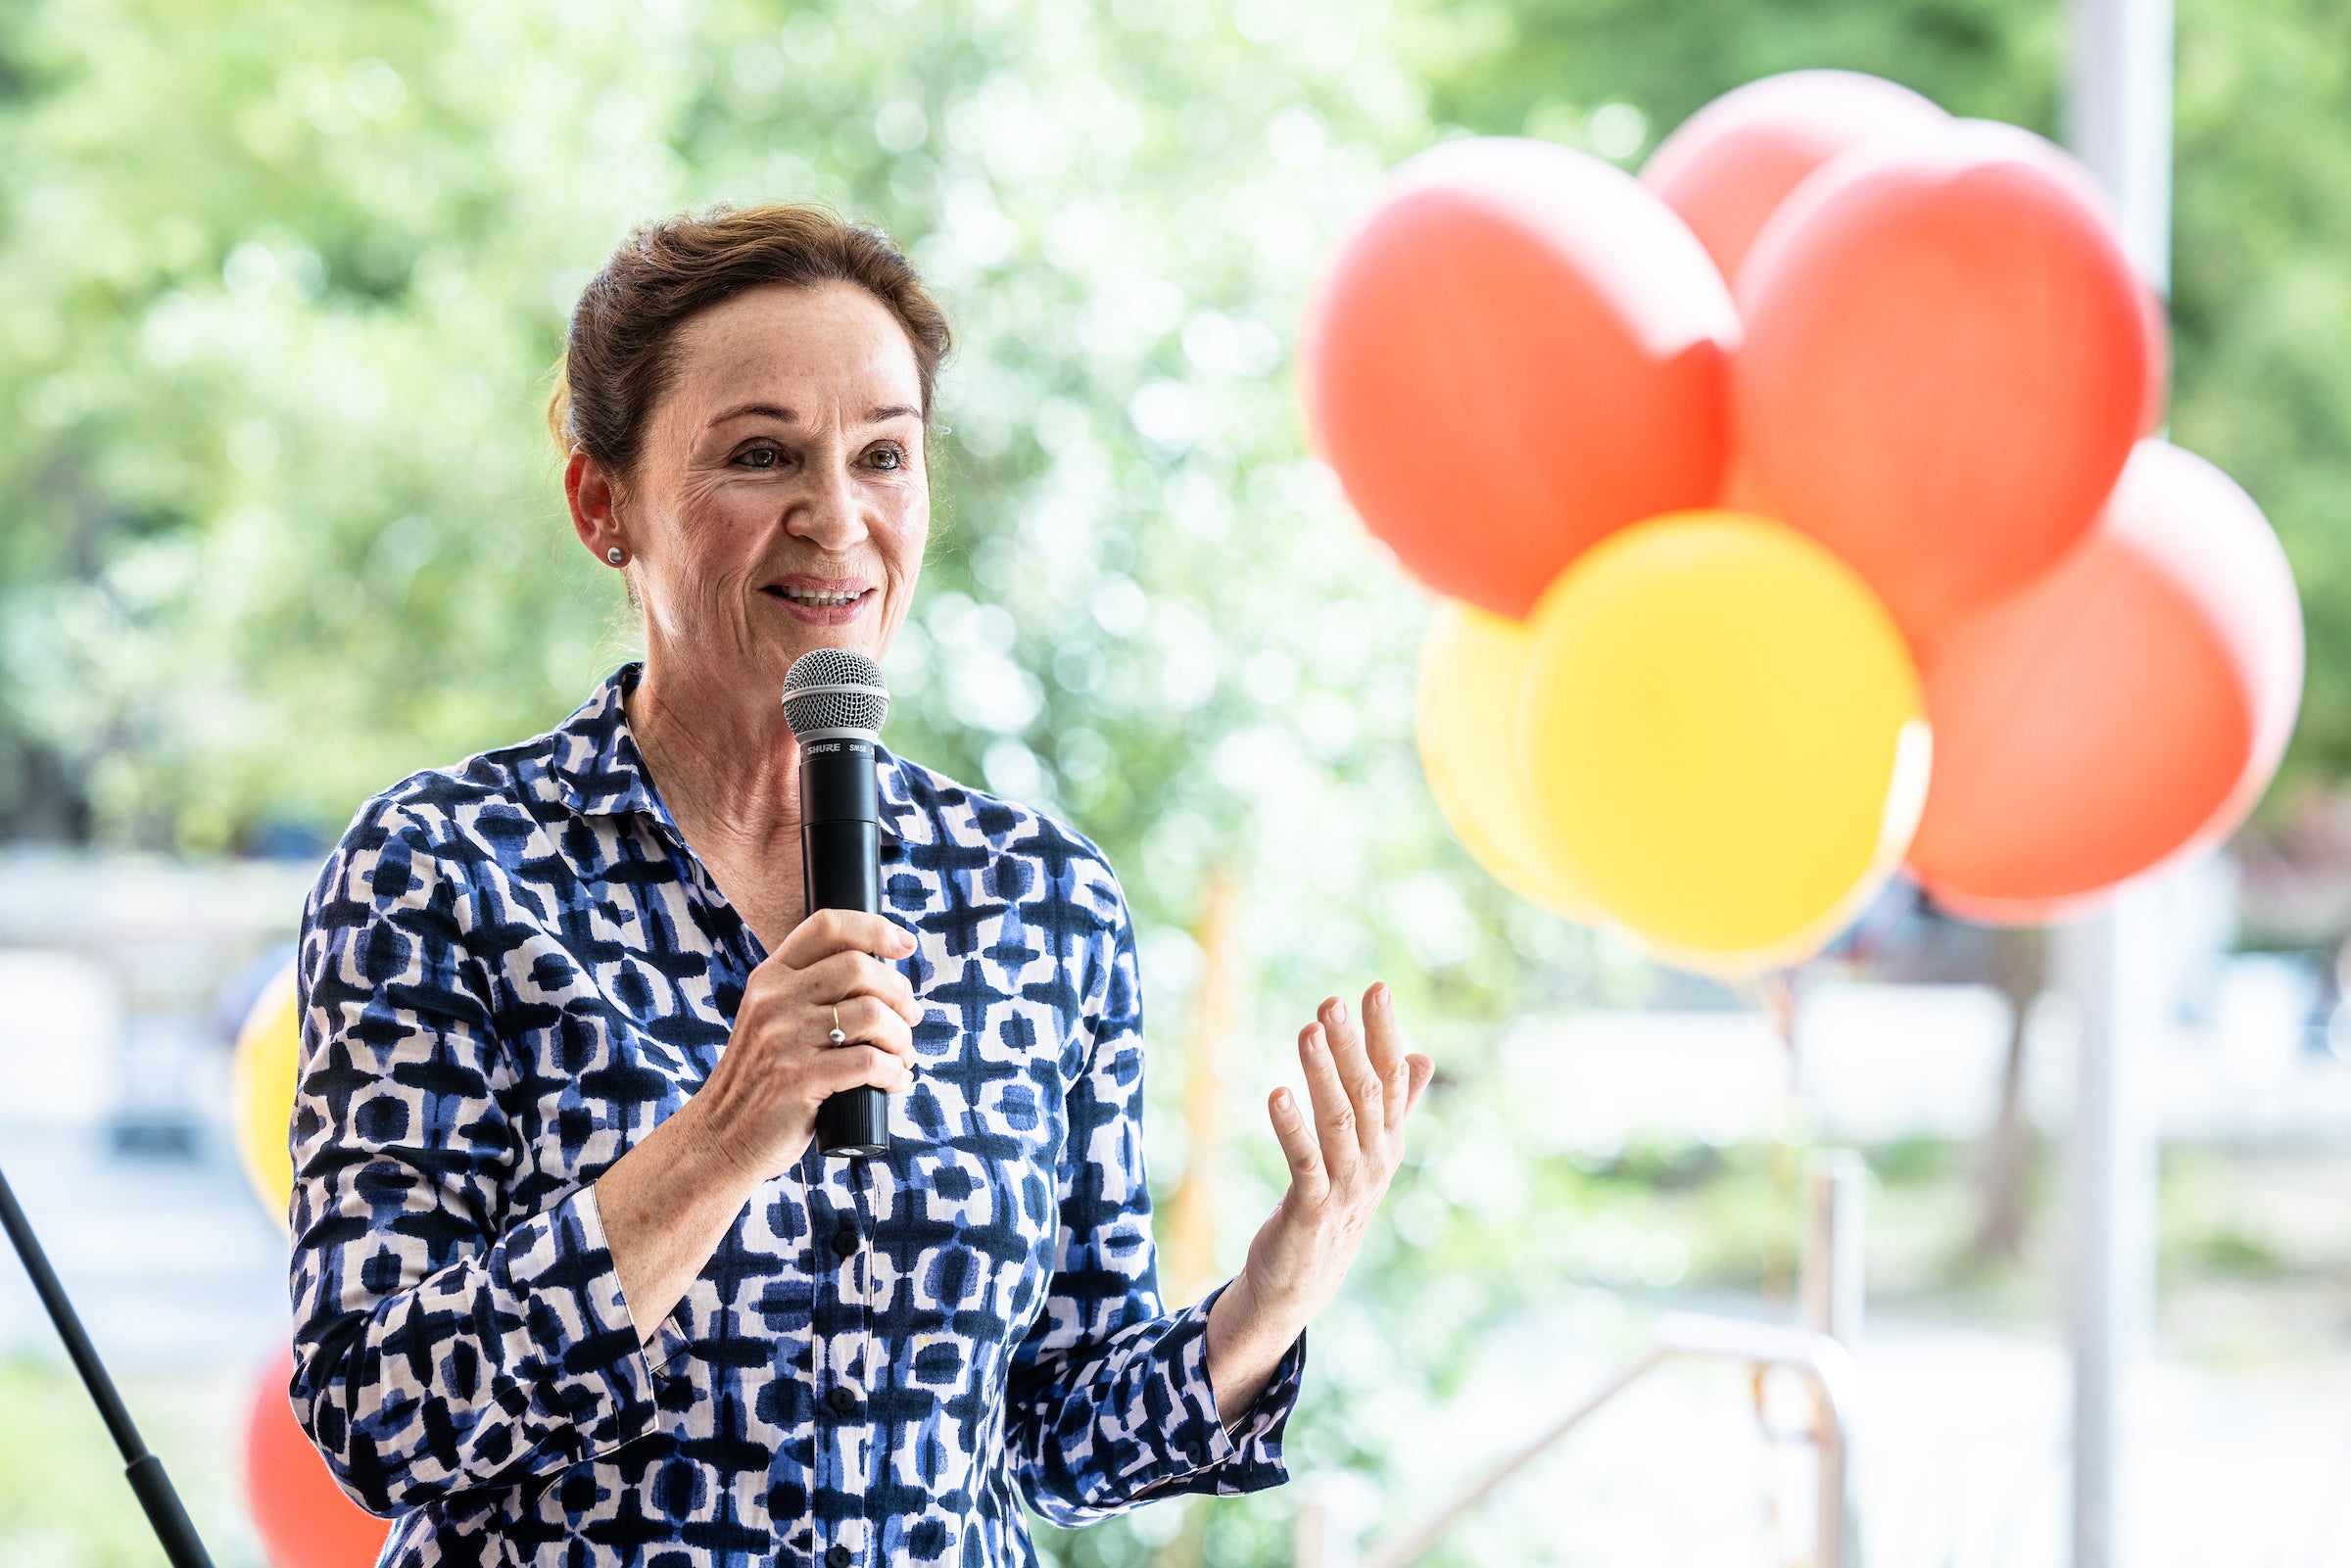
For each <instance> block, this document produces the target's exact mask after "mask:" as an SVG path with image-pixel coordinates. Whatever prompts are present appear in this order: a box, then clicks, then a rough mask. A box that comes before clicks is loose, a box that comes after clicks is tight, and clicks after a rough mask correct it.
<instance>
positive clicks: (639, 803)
mask: <svg viewBox="0 0 2351 1568" xmlns="http://www.w3.org/2000/svg"><path fill="white" fill-rule="evenodd" d="M644 672H645V666H644V664H643V663H642V662H640V661H634V660H633V661H631V662H630V663H627V664H624V665H622V666H621V667H620V668H619V669H617V670H614V671H613V672H612V673H611V674H610V675H608V676H606V677H604V679H603V680H602V681H601V682H600V683H598V685H597V689H596V690H595V692H594V693H592V694H591V695H590V696H589V698H588V700H587V701H585V702H583V703H581V704H580V706H579V708H578V709H577V710H576V711H575V712H574V713H573V714H572V716H571V717H570V718H568V719H566V720H564V721H563V722H562V723H561V724H560V725H558V726H556V728H555V732H554V742H555V744H554V751H553V755H552V760H551V761H550V764H549V771H550V772H551V773H552V775H553V776H554V779H555V782H556V784H557V786H558V788H559V789H560V791H561V796H562V800H563V803H564V804H565V805H566V806H568V807H570V808H571V809H572V810H573V811H576V812H578V813H579V814H580V815H581V816H583V817H612V816H627V815H630V814H633V813H642V814H644V815H646V816H649V817H652V818H654V819H656V820H657V821H659V822H661V823H663V824H665V825H667V826H668V827H669V828H670V829H671V830H673V831H675V830H676V828H677V819H676V818H674V817H672V816H671V815H670V814H669V807H668V806H667V805H666V804H664V803H663V801H662V799H661V795H660V792H659V791H658V790H656V789H655V788H654V787H653V779H652V774H651V773H650V772H649V771H648V769H647V767H646V765H645V754H644V753H643V752H641V751H639V750H638V749H637V737H636V736H634V735H632V734H630V732H629V715H628V710H627V709H626V708H625V707H623V706H622V698H624V697H626V696H627V695H628V694H629V692H630V691H632V690H634V689H636V686H637V681H638V677H639V676H641V675H643V674H644ZM874 758H875V772H876V774H877V775H878V777H877V779H876V781H875V783H876V784H878V785H879V790H878V793H879V795H880V799H881V806H882V809H881V813H880V815H881V827H882V836H883V837H884V838H886V839H892V838H902V837H903V836H905V834H904V832H903V829H902V823H903V819H904V818H905V816H906V814H907V813H908V812H909V811H911V810H913V809H914V807H913V800H912V797H911V795H910V793H909V789H908V784H907V780H906V777H905V771H906V768H907V764H906V763H904V762H902V761H900V760H899V758H898V757H897V756H896V754H895V753H893V752H891V751H890V749H889V748H888V746H883V745H876V746H875V747H874Z"/></svg>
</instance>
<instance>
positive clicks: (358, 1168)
mask: <svg viewBox="0 0 2351 1568" xmlns="http://www.w3.org/2000/svg"><path fill="white" fill-rule="evenodd" d="M309 917H310V918H309V919H307V920H306V923H305V942H304V952H303V958H302V966H301V974H300V977H301V988H302V1003H303V1013H304V1065H303V1070H302V1075H301V1078H300V1080H299V1083H298V1087H297V1093H296V1100H295V1113H294V1122H293V1134H294V1155H295V1189H294V1195H293V1204H292V1214H291V1218H292V1222H293V1230H294V1255H293V1259H292V1267H291V1273H290V1284H291V1292H292V1299H293V1306H294V1363H295V1366H294V1380H293V1386H292V1389H291V1391H290V1392H291V1395H292V1398H293V1403H294V1409H295V1413H296V1415H297V1417H298V1418H299V1419H300V1420H301V1422H302V1424H303V1426H304V1428H305V1430H307V1431H308V1432H309V1433H310V1435H311V1437H312V1442H313V1443H314V1444H315V1445H316V1446H317V1448H318V1449H319V1452H320V1453H321V1454H322V1455H323V1456H324V1457H325V1459H326V1462H327V1466H328V1468H329V1469H330V1470H331V1471H332V1472H333V1473H334V1475H335V1478H336V1480H337V1481H338V1483H339V1484H340V1485H341V1486H342V1487H343V1489H344V1491H345V1492H347V1493H348V1494H350V1496H351V1497H353V1498H355V1499H356V1500H357V1501H358V1502H359V1503H360V1505H361V1506H362V1507H365V1508H367V1509H369V1510H370V1511H371V1512H375V1513H379V1514H389V1513H394V1512H398V1511H402V1510H405V1509H408V1508H413V1507H417V1506H420V1505H422V1504H424V1503H426V1502H430V1501H433V1500H436V1499H438V1498H441V1497H447V1496H450V1495H452V1494H455V1493H459V1492H463V1491H467V1490H470V1489H473V1488H478V1487H494V1486H510V1485H513V1484H515V1483H517V1482H519V1481H522V1480H524V1479H526V1478H528V1477H531V1476H535V1475H539V1474H543V1473H546V1472H549V1471H552V1470H553V1469H555V1468H558V1467H560V1466H561V1465H564V1464H568V1463H571V1462H574V1461H576V1460H577V1459H579V1458H582V1457H586V1456H589V1455H591V1454H593V1453H596V1452H600V1451H602V1450H604V1449H609V1448H611V1447H614V1446H617V1445H618V1444H620V1443H624V1442H627V1441H629V1440H630V1439H631V1438H633V1437H636V1436H638V1435H640V1434H642V1433H643V1432H644V1431H645V1430H647V1429H648V1427H649V1426H650V1425H651V1423H652V1422H653V1420H654V1419H655V1415H656V1409H655V1404H654V1399H653V1377H652V1369H651V1365H650V1363H649V1362H648V1359H647V1357H646V1355H645V1354H644V1352H643V1351H642V1350H641V1349H640V1347H639V1342H638V1333H637V1329H636V1327H635V1325H634V1323H633V1322H632V1320H631V1318H630V1314H629V1308H628V1304H627V1302H626V1300H625V1299H624V1298H623V1295H622V1292H621V1286H620V1278H619V1275H618V1273H617V1272H616V1271H615V1268H614V1265H613V1260H612V1255H611V1252H610V1250H609V1249H608V1248H607V1246H606V1245H605V1240H604V1229H603V1219H602V1215H601V1214H600V1212H599V1210H598V1207H597V1201H596V1192H595V1189H594V1187H593V1186H583V1187H577V1188H574V1189H572V1190H570V1191H569V1192H567V1193H564V1194H562V1195H560V1196H559V1197H557V1198H556V1199H555V1200H554V1201H553V1202H552V1204H550V1205H549V1206H548V1207H546V1208H545V1209H542V1210H540V1211H539V1212H536V1213H533V1214H529V1215H527V1216H524V1217H521V1218H518V1219H509V1218H507V1217H506V1216H507V1214H508V1210H509V1205H508V1203H507V1198H506V1190H507V1181H506V1177H507V1175H508V1173H509V1172H510V1171H511V1170H513V1169H514V1168H515V1167H516V1166H517V1165H518V1164H519V1163H520V1159H521V1156H520V1151H519V1150H518V1149H517V1148H516V1147H515V1145H514V1141H513V1139H512V1136H511V1134H510V1130H509V1129H508V1127H507V1126H506V1124H505V1122H504V1118H503V1117H502V1116H501V1114H500V1113H499V1112H498V1111H497V1109H496V1107H497V1106H498V1104H499V1101H498V1096H497V1094H496V1092H495V1090H496V1088H497V1086H498V1085H499V1083H500V1081H501V1080H502V1078H503V1076H504V1072H505V1069H504V1064H503V1062H502V1060H501V1057H500V1053H499V1052H498V1050H497V1049H496V1045H495V1039H494V1036H493V1034H492V1032H491V1030H490V1027H489V1006H488V1002H487V998H486V987H485V985H484V983H483V982H482V980H481V977H480V975H479V974H477V973H476V969H475V966H473V965H472V964H470V962H469V961H468V959H467V957H466V953H465V944H464V940H463V930H462V925H463V922H462V900H461V897H460V895H459V893H458V891H457V890H456V888H455V887H454V886H453V885H452V882H451V881H450V879H448V878H447V877H446V876H445V875H444V873H443V872H442V870H441V869H440V868H439V866H438V865H437V863H436V862H435V861H434V859H433V857H432V855H431V854H430V852H429V849H428V847H427V846H426V844H425V842H424V840H423V837H422V835H421V834H420V833H419V832H415V831H413V829H412V828H410V827H404V826H403V825H402V824H400V823H399V822H398V821H397V820H389V819H388V818H379V819H377V820H374V821H369V820H366V819H362V822H361V823H360V824H358V825H355V827H354V830H353V832H352V833H351V834H349V835H347V836H346V839H345V842H344V845H343V847H342V848H340V849H339V850H338V851H337V854H336V856H335V858H334V859H333V860H331V861H330V862H329V863H328V867H327V870H326V871H325V872H324V873H323V874H322V875H321V878H320V882H319V887H318V890H317V891H316V892H315V893H314V894H313V896H312V907H311V910H310V912H309ZM450 1101H459V1102H463V1103H468V1104H472V1105H474V1106H476V1107H487V1108H489V1109H486V1110H479V1111H477V1114H475V1115H474V1116H473V1117H472V1118H471V1119H469V1120H465V1121H463V1122H462V1123H453V1122H452V1120H451V1118H449V1117H445V1116H442V1115H439V1114H437V1109H436V1107H437V1104H446V1103H448V1102H450Z"/></svg>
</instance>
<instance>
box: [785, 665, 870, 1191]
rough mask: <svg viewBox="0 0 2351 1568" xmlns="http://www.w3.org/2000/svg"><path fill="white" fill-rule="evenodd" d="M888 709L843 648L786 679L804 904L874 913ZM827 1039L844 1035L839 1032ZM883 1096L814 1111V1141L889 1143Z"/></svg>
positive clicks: (835, 1101)
mask: <svg viewBox="0 0 2351 1568" xmlns="http://www.w3.org/2000/svg"><path fill="white" fill-rule="evenodd" d="M888 717H889V689H888V687H887V686H885V685H884V684H883V680H882V668H881V666H880V665H877V664H876V663H874V661H873V660H871V659H869V658H867V657H866V656H865V655H864V654H862V653H851V652H850V651H849V650H848V649H846V648H830V647H825V648H812V649H810V650H809V651H808V652H806V653H803V654H801V655H800V656H799V657H798V658H796V659H794V660H792V669H791V670H790V671H789V672H787V673H786V675H785V677H784V722H785V723H787V724H789V725H790V726H791V727H792V735H793V736H795V737H797V739H798V740H799V743H800V872H801V875H802V876H803V877H804V878H806V886H807V888H808V911H809V913H810V914H814V913H815V912H816V911H818V910H820V909H856V910H863V911H864V912H865V913H866V914H868V915H879V914H881V913H882V799H881V790H880V786H879V784H878V783H877V781H876V780H875V777H874V748H875V746H877V745H878V744H880V743H881V739H882V724H883V721H884V720H885V719H887V718H888ZM834 1043H835V1044H837V1045H840V1044H846V1043H848V1042H846V1041H843V1040H840V1039H839V1037H838V1035H837V1036H836V1039H835V1042H834ZM888 1111H889V1101H888V1097H887V1096H886V1095H884V1094H883V1092H882V1091H881V1090H880V1089H876V1088H873V1087H871V1086H870V1085H868V1086H865V1087H861V1088H855V1089H848V1090H844V1091H842V1092H841V1093H840V1094H836V1095H833V1096H831V1097H829V1098H828V1099H827V1100H826V1101H825V1103H824V1104H823V1105H821V1106H819V1107H817V1110H816V1146H817V1148H818V1149H819V1150H820V1151H821V1152H823V1153H825V1154H828V1155H843V1156H864V1155H878V1154H883V1153H886V1152H888V1148H889V1115H888Z"/></svg>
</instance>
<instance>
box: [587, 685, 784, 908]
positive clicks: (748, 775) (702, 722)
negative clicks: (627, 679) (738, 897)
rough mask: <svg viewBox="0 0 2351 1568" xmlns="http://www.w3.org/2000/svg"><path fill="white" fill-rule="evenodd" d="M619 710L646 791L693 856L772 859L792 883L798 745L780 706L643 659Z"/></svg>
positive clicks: (770, 699)
mask: <svg viewBox="0 0 2351 1568" xmlns="http://www.w3.org/2000/svg"><path fill="white" fill-rule="evenodd" d="M624 705H625V709H626V712H627V714H628V720H629V730H630V732H631V734H632V735H634V736H635V737H636V740H637V748H638V750H639V751H640V752H642V753H643V754H644V757H645V763H646V767H647V768H648V770H650V772H651V774H652V777H653V783H654V786H655V788H657V789H658V790H659V791H660V795H661V799H662V801H663V803H664V804H666V805H667V806H668V807H669V812H670V815H671V816H672V817H674V818H676V819H677V823H678V826H679V828H680V829H681V830H683V831H684V832H685V834H686V839H687V842H688V843H690V844H692V845H694V848H695V852H696V853H697V854H699V855H701V856H702V857H703V858H704V859H705V860H711V861H720V862H735V861H736V860H737V859H738V857H739V856H743V855H750V856H756V857H760V858H761V859H766V858H767V857H778V858H780V859H781V861H782V863H783V864H786V865H789V866H791V867H792V868H793V871H794V879H795V880H796V876H797V868H798V864H799V836H800V776H799V743H798V742H797V741H796V740H795V739H793V738H792V730H791V727H790V726H788V725H787V724H786V723H785V722H784V707H783V704H782V703H781V702H779V701H778V700H777V699H776V698H775V696H774V695H773V694H768V693H751V692H747V691H745V690H744V689H743V687H742V684H741V683H739V682H738V683H732V684H730V683H726V682H721V681H718V680H701V679H696V678H694V676H693V675H692V674H691V673H689V674H687V675H685V676H684V677H683V678H681V677H680V675H679V674H677V673H676V672H674V671H673V670H671V669H670V668H669V667H668V666H667V664H666V661H663V660H661V659H659V658H658V657H657V656H648V658H647V660H646V665H645V674H644V675H643V676H642V677H641V678H640V679H639V680H638V683H637V687H636V689H634V690H633V691H631V692H630V693H629V694H628V696H627V698H626V699H625V704H624ZM730 896H733V894H732V891H731V890H730Z"/></svg>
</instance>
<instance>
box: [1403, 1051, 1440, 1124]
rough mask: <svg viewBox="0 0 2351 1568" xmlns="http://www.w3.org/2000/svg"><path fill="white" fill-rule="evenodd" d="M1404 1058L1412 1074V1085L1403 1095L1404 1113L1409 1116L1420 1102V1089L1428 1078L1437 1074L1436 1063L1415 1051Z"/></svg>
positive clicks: (1426, 1083) (1426, 1082)
mask: <svg viewBox="0 0 2351 1568" xmlns="http://www.w3.org/2000/svg"><path fill="white" fill-rule="evenodd" d="M1404 1060H1405V1063H1406V1065H1407V1066H1408V1067H1409V1068H1410V1069H1411V1070H1412V1074H1413V1086H1412V1088H1411V1089H1409V1090H1408V1091H1406V1093H1405V1097H1404V1114H1405V1115H1406V1116H1408V1117H1409V1116H1411V1115H1412V1114H1413V1111H1414V1109H1415V1107H1416V1106H1418V1105H1419V1104H1420V1091H1421V1090H1423V1089H1425V1088H1427V1087H1428V1084H1429V1080H1430V1079H1432V1078H1434V1077H1435V1076H1436V1075H1437V1065H1436V1064H1435V1063H1434V1062H1431V1061H1430V1060H1429V1059H1428V1058H1427V1057H1424V1056H1422V1055H1421V1054H1420V1053H1419V1052H1417V1051H1415V1052H1414V1053H1413V1054H1412V1055H1411V1056H1408V1057H1406V1058H1405V1059H1404Z"/></svg>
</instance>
